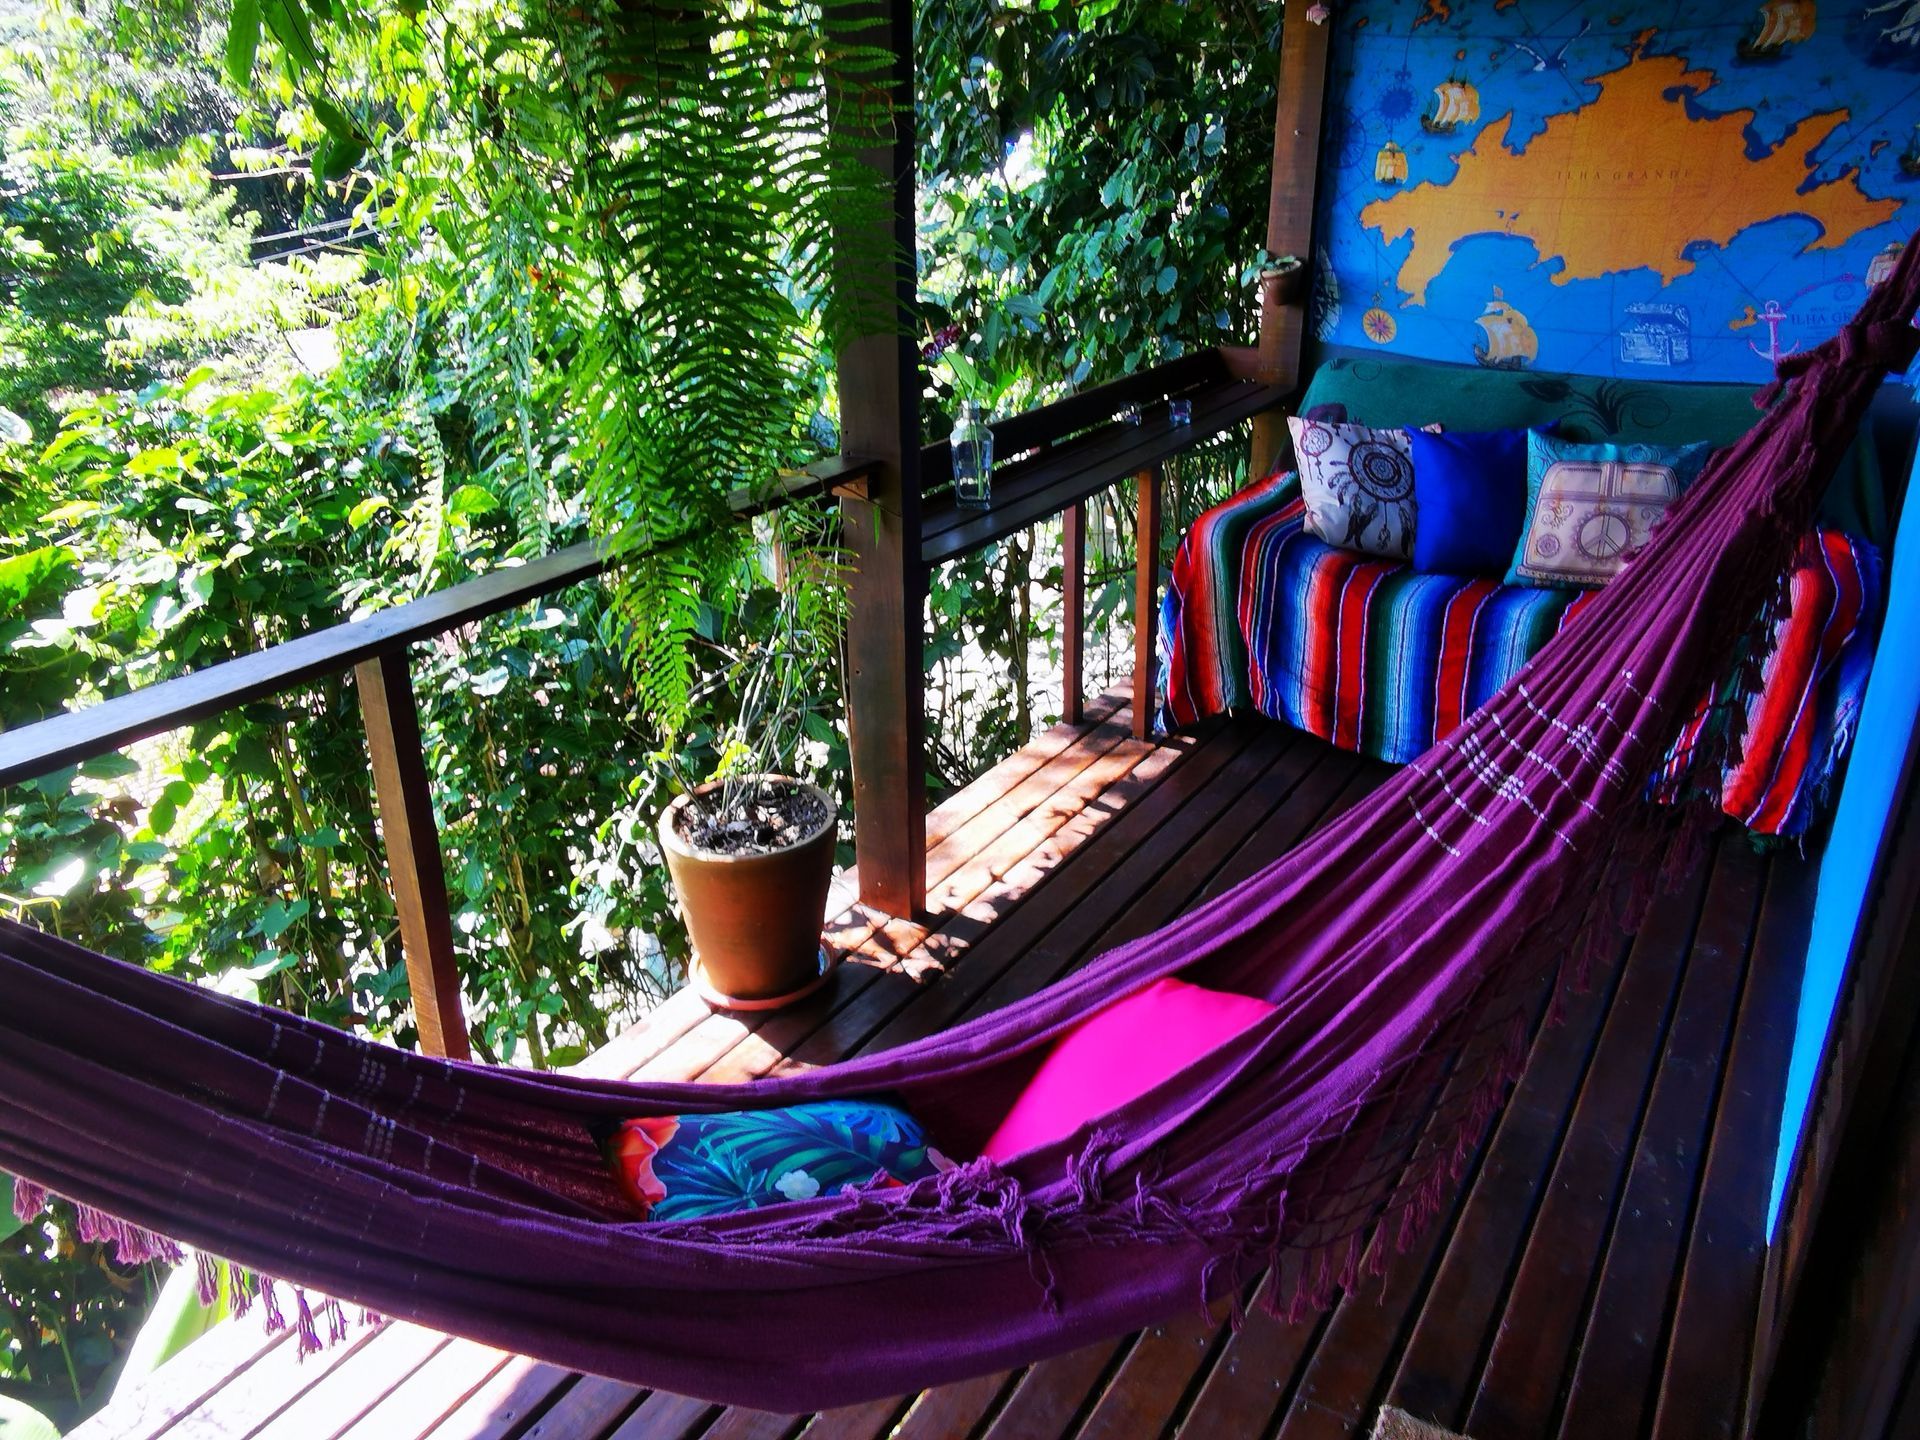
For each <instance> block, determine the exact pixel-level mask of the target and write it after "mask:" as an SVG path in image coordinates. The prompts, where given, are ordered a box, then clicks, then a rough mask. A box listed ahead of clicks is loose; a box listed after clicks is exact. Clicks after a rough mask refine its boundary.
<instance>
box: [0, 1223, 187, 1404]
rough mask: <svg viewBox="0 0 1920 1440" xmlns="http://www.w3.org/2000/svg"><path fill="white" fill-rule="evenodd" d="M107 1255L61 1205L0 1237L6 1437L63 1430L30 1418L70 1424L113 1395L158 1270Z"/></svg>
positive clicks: (0, 1389) (0, 1383) (0, 1391)
mask: <svg viewBox="0 0 1920 1440" xmlns="http://www.w3.org/2000/svg"><path fill="white" fill-rule="evenodd" d="M107 1251H108V1247H107V1246H105V1245H102V1244H98V1243H94V1242H89V1241H83V1240H81V1239H80V1238H79V1235H78V1229H77V1223H76V1221H75V1218H74V1213H73V1210H72V1208H71V1207H70V1206H67V1205H64V1204H57V1205H55V1206H54V1207H53V1209H52V1210H51V1211H50V1212H49V1213H48V1215H47V1216H45V1217H44V1218H43V1219H42V1220H41V1221H38V1222H36V1223H34V1224H32V1225H26V1226H22V1227H21V1228H19V1229H18V1230H15V1231H14V1232H13V1233H12V1234H10V1235H7V1236H5V1237H4V1238H0V1435H4V1436H7V1437H9V1440H10V1437H11V1436H12V1435H13V1433H14V1429H15V1428H20V1429H21V1433H23V1434H25V1435H27V1436H33V1435H35V1434H36V1433H46V1434H53V1435H58V1434H59V1430H58V1429H50V1430H46V1431H40V1432H36V1431H35V1430H34V1429H33V1428H32V1424H33V1421H34V1420H35V1418H36V1417H40V1423H42V1424H45V1425H58V1426H61V1427H69V1426H71V1425H73V1424H75V1423H77V1422H78V1421H79V1420H81V1419H82V1418H84V1417H85V1416H86V1415H88V1414H90V1413H91V1412H92V1411H93V1410H94V1409H96V1408H97V1407H98V1406H99V1405H100V1404H101V1403H102V1402H103V1401H104V1400H105V1399H106V1396H107V1394H108V1392H110V1391H111V1389H112V1386H113V1378H114V1374H115V1372H116V1371H117V1369H118V1364H119V1361H120V1358H121V1356H122V1354H123V1353H124V1351H125V1348H126V1346H127V1345H128V1344H129V1343H130V1341H131V1339H132V1336H133V1332H134V1330H135V1329H137V1328H138V1326H139V1323H140V1319H141V1316H142V1315H143V1314H144V1313H145V1311H146V1308H147V1305H148V1304H149V1303H151V1301H152V1298H153V1296H154V1295H155V1293H157V1291H158V1288H159V1284H160V1278H161V1276H160V1274H159V1273H156V1269H155V1267H152V1266H140V1267H138V1268H137V1269H131V1270H128V1269H122V1268H121V1267H120V1266H118V1265H116V1264H114V1263H113V1261H112V1260H111V1259H110V1258H109V1257H108V1253H107ZM9 1405H13V1406H14V1407H15V1408H14V1409H13V1410H9V1409H8V1408H7V1406H9ZM19 1407H27V1409H28V1410H29V1411H30V1412H31V1413H28V1414H22V1413H20V1409H19Z"/></svg>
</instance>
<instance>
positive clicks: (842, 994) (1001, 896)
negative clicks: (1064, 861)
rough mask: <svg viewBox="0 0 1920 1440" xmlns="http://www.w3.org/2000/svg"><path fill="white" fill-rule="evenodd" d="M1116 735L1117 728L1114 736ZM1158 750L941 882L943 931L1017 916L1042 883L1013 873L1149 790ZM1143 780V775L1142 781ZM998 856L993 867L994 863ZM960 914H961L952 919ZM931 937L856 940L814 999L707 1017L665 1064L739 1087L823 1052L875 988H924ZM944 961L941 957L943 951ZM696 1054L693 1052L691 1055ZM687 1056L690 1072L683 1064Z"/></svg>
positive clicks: (915, 932) (892, 931)
mask: <svg viewBox="0 0 1920 1440" xmlns="http://www.w3.org/2000/svg"><path fill="white" fill-rule="evenodd" d="M1119 733H1120V734H1121V735H1122V736H1124V725H1123V726H1122V727H1120V732H1119ZM1171 758H1172V757H1170V756H1169V755H1168V754H1167V752H1165V751H1162V750H1157V749H1154V748H1152V747H1147V746H1143V745H1141V744H1140V743H1139V742H1136V741H1133V740H1125V739H1123V740H1122V742H1121V743H1120V744H1117V745H1115V746H1114V748H1113V749H1112V750H1111V751H1109V752H1108V753H1107V754H1106V755H1105V756H1103V757H1102V758H1101V759H1100V760H1098V761H1096V762H1095V763H1094V764H1093V765H1091V766H1089V767H1088V768H1087V769H1085V770H1083V771H1082V772H1081V773H1080V774H1079V775H1077V776H1075V777H1074V778H1073V781H1072V783H1071V784H1070V785H1069V786H1068V787H1067V788H1068V791H1069V792H1078V793H1077V794H1070V795H1069V798H1068V800H1067V802H1066V803H1064V804H1058V803H1055V801H1057V800H1058V798H1059V797H1055V801H1049V803H1047V804H1045V805H1042V806H1039V807H1037V808H1036V809H1034V810H1033V811H1030V812H1029V813H1028V814H1027V815H1026V816H1025V817H1024V818H1023V819H1022V820H1021V821H1020V822H1019V823H1018V824H1017V825H1015V826H1014V827H1013V829H1011V830H1010V831H1008V832H1007V833H1006V834H1005V835H1004V836H1002V837H1001V838H1000V840H998V841H996V842H995V844H994V846H993V847H992V848H991V849H990V850H989V852H988V856H987V858H985V859H984V860H976V861H975V862H974V863H972V864H969V865H968V866H966V867H964V868H963V869H961V870H960V871H957V872H955V874H953V875H951V876H948V877H947V878H946V880H945V881H943V882H942V885H941V888H940V890H939V891H938V892H937V893H936V895H935V896H934V897H932V899H933V900H934V901H937V902H938V904H939V905H940V906H941V907H942V909H943V910H946V911H947V913H946V914H945V915H944V916H943V918H942V919H941V922H940V923H941V926H942V927H943V929H949V930H950V929H954V928H957V927H958V926H959V925H961V924H963V923H964V924H967V925H974V924H976V923H977V919H978V914H979V912H980V911H981V910H982V909H983V908H985V909H988V910H991V911H992V912H993V913H994V914H1005V913H1007V912H1008V911H1009V910H1011V909H1014V908H1017V907H1018V905H1019V904H1021V903H1022V901H1023V898H1024V897H1025V896H1026V895H1027V894H1028V893H1029V892H1030V891H1031V890H1032V889H1033V888H1034V886H1036V885H1037V884H1038V883H1039V881H1040V880H1041V879H1042V878H1044V872H1039V873H1029V872H1027V871H1026V870H1024V869H1023V868H1022V866H1023V865H1024V863H1025V862H1027V861H1030V860H1031V859H1032V858H1033V855H1034V854H1035V853H1036V852H1038V851H1040V850H1042V849H1045V848H1046V847H1047V846H1049V845H1050V844H1055V843H1058V844H1059V845H1060V847H1061V849H1060V852H1059V853H1060V854H1061V855H1062V856H1064V855H1066V854H1070V853H1071V851H1072V848H1073V846H1074V844H1075V843H1077V842H1076V841H1075V840H1074V839H1073V837H1067V839H1065V840H1061V838H1060V837H1061V836H1062V835H1063V833H1064V832H1065V831H1066V830H1068V829H1069V828H1070V827H1071V825H1072V823H1073V817H1074V816H1076V815H1078V814H1080V813H1081V812H1082V811H1083V810H1084V808H1085V804H1086V798H1087V797H1090V796H1091V795H1094V794H1100V793H1107V794H1108V795H1109V797H1110V798H1113V799H1118V798H1119V797H1117V796H1114V795H1113V793H1112V787H1113V786H1114V785H1115V784H1118V783H1121V782H1124V781H1126V780H1130V779H1134V778H1136V777H1139V779H1140V781H1141V784H1142V785H1143V786H1150V785H1151V784H1152V783H1153V781H1154V780H1155V778H1156V776H1157V773H1158V772H1159V771H1160V770H1162V769H1163V768H1164V767H1165V766H1166V765H1167V764H1169V763H1170V760H1171ZM1142 772H1144V774H1143V773H1142ZM996 856H997V857H999V858H998V860H997V861H996V860H995V859H994V858H993V857H996ZM962 908H964V909H965V910H966V911H968V912H970V913H969V914H968V915H966V916H960V915H958V914H955V913H954V912H957V911H959V910H961V909H962ZM935 935H936V932H934V931H931V930H929V929H928V928H926V927H924V926H921V925H918V924H915V923H913V922H909V921H896V922H892V923H890V924H888V925H887V926H886V927H885V928H884V929H883V930H881V931H877V932H875V933H874V934H873V935H872V936H870V937H869V938H868V939H867V940H865V941H864V942H862V944H861V946H860V948H859V950H858V951H857V952H855V954H854V955H852V956H850V957H849V959H848V960H847V961H846V962H844V963H843V964H842V965H841V966H840V968H839V970H838V971H837V972H836V974H835V975H834V976H833V978H832V979H831V980H830V981H829V983H828V985H827V986H826V987H825V988H824V989H823V990H822V991H821V992H820V994H819V995H817V996H815V997H813V998H812V999H810V1000H808V1001H806V1002H804V1003H803V1004H800V1005H796V1006H794V1007H792V1008H791V1009H789V1010H786V1011H783V1012H780V1013H779V1014H776V1015H772V1016H766V1017H761V1018H759V1019H758V1020H757V1021H753V1020H748V1019H744V1018H742V1019H732V1018H728V1017H720V1016H716V1017H714V1019H713V1020H712V1021H710V1022H709V1023H708V1024H707V1025H706V1027H705V1032H706V1033H705V1035H704V1036H702V1037H701V1039H699V1040H695V1041H693V1042H692V1045H691V1046H690V1045H689V1044H688V1043H687V1042H683V1043H682V1044H680V1045H679V1046H676V1047H675V1050H674V1052H673V1056H672V1058H673V1059H675V1060H677V1061H680V1062H683V1063H682V1065H681V1072H682V1073H690V1074H691V1075H698V1076H700V1078H702V1079H707V1080H718V1079H734V1080H742V1079H748V1078H751V1077H752V1076H754V1075H757V1074H761V1073H764V1072H765V1071H766V1070H767V1069H768V1068H769V1067H771V1066H772V1065H773V1064H775V1063H776V1062H777V1061H779V1060H780V1059H781V1057H782V1056H784V1055H787V1054H790V1053H792V1052H793V1050H794V1049H795V1048H796V1047H798V1046H799V1045H800V1044H801V1043H802V1042H803V1041H812V1042H814V1043H815V1044H816V1045H821V1044H824V1045H827V1046H829V1047H831V1046H832V1045H833V1043H834V1042H833V1040H832V1038H831V1037H827V1038H825V1039H822V1038H821V1032H823V1031H826V1030H831V1029H834V1028H836V1027H841V1028H844V1027H846V1026H848V1025H849V1024H852V1025H853V1026H854V1027H855V1029H856V1031H857V1030H858V1028H859V1027H860V1025H861V1022H860V1020H859V1018H858V1017H859V1016H860V1014H861V1013H863V1011H862V1007H863V1006H864V1007H868V1008H870V1007H871V1006H872V1005H873V1004H874V1003H875V1000H876V997H875V996H874V995H873V994H872V992H873V991H874V990H875V988H876V987H880V988H883V989H884V988H885V987H889V986H893V987H897V986H900V985H905V986H907V987H908V989H909V991H910V990H911V989H913V988H915V987H917V986H918V985H920V984H922V983H924V981H925V978H926V976H927V974H928V973H929V971H930V969H931V968H935V961H934V959H933V957H932V956H931V955H930V953H929V951H928V944H929V941H930V940H932V939H934V938H935ZM944 958H946V959H950V958H951V953H948V954H947V955H946V956H945V957H944ZM696 1046H697V1047H701V1048H699V1049H695V1048H693V1047H696ZM689 1057H692V1063H693V1066H694V1068H691V1070H689V1068H688V1065H687V1063H685V1062H688V1061H689Z"/></svg>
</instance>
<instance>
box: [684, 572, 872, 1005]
mask: <svg viewBox="0 0 1920 1440" xmlns="http://www.w3.org/2000/svg"><path fill="white" fill-rule="evenodd" d="M823 553H824V552H823V551H821V550H820V549H819V548H817V547H813V546H810V547H809V548H807V549H806V550H804V551H801V552H799V555H798V557H793V556H791V555H790V552H789V550H788V548H787V546H786V545H785V544H783V543H781V542H779V541H778V540H776V541H775V542H774V543H773V544H771V545H770V546H769V548H768V558H769V560H770V562H771V563H770V564H769V567H768V568H769V570H770V571H771V574H772V578H773V580H774V583H775V584H776V585H777V586H778V588H779V597H780V598H779V600H778V602H777V609H776V611H775V613H774V616H773V618H772V623H771V625H770V626H769V629H768V633H767V638H766V639H764V640H763V641H761V642H759V643H756V644H753V645H751V646H748V647H745V648H742V649H741V650H740V651H738V652H737V653H735V654H733V655H731V656H730V657H729V663H728V664H727V666H726V667H725V668H724V669H723V670H722V672H721V673H720V674H718V675H716V676H715V677H714V683H715V684H716V685H719V686H728V687H732V688H733V690H734V693H736V694H737V695H738V696H739V706H738V709H737V710H736V712H735V715H734V717H733V719H732V721H731V722H730V723H729V724H728V725H727V726H726V728H725V729H724V730H723V731H722V733H721V734H720V735H719V736H718V737H717V748H718V752H719V759H718V763H717V764H716V765H715V767H714V773H713V775H712V776H711V777H710V778H708V779H707V780H705V781H702V782H699V783H691V784H690V783H687V781H686V778H685V777H684V775H682V776H681V777H680V783H681V793H680V794H679V795H678V796H676V797H675V798H674V799H673V800H672V801H671V802H670V803H669V804H668V805H667V806H666V808H665V809H664V810H663V811H662V812H661V815H660V823H659V827H658V837H659V843H660V850H661V853H662V854H663V855H664V856H665V857H666V861H667V869H668V872H669V874H670V875H671V876H672V879H673V888H674V893H675V895H676V896H677V897H678V899H679V902H680V910H681V914H682V916H683V917H684V918H685V920H686V923H687V932H688V935H689V938H690V939H691V940H692V944H693V961H692V966H691V974H690V978H691V979H692V982H693V984H694V986H695V988H696V989H698V990H699V991H700V993H701V994H702V996H704V997H705V998H706V1000H707V1001H708V1002H709V1003H711V1004H715V1005H719V1006H721V1007H723V1008H726V1009H735V1010H766V1009H774V1008H777V1007H778V1006H781V1005H788V1004H792V1003H793V1002H794V1001H796V1000H798V999H800V998H802V997H803V996H805V995H808V994H810V993H812V991H813V990H815V989H817V988H818V987H819V986H820V984H821V983H823V982H824V980H825V978H826V974H827V967H828V963H829V962H828V957H827V955H826V953H825V951H824V950H823V949H822V947H821V944H820V930H821V926H822V924H823V922H824V921H825V919H826V910H827V892H828V890H829V888H830V887H831V885H832V883H833V858H834V845H835V841H836V840H837V839H838V835H839V823H838V822H839V810H838V806H837V805H836V804H835V803H834V800H833V797H832V796H830V795H828V794H827V792H826V791H824V790H822V789H821V788H820V787H819V786H817V785H813V784H811V783H809V782H807V781H805V780H800V779H796V778H794V776H793V775H792V774H791V773H789V771H790V770H791V769H792V768H794V762H795V760H796V758H797V755H798V752H799V749H800V739H801V735H802V729H801V722H802V721H803V720H804V718H805V716H806V713H807V704H806V699H805V691H806V686H807V676H808V673H809V671H810V670H811V669H813V668H816V667H817V666H818V664H820V663H821V662H823V661H825V660H827V659H828V658H829V656H830V653H831V652H832V650H833V647H834V641H835V639H836V637H837V636H838V634H839V625H838V614H837V611H836V608H835V607H834V606H832V605H827V606H822V605H821V604H820V603H819V602H820V601H821V600H823V599H827V598H830V597H833V596H835V595H836V594H838V593H840V587H839V577H838V575H837V572H836V571H835V570H834V568H833V566H832V565H831V564H830V563H828V564H824V565H823V564H822V556H823ZM801 566H805V567H806V568H807V569H808V570H809V572H810V573H809V574H807V575H805V576H801V575H797V574H796V573H794V572H795V570H796V569H797V568H799V567H801ZM685 748H687V747H682V752H683V753H684V749H685ZM673 763H674V769H675V770H676V772H677V771H678V768H679V767H678V764H677V760H675V761H674V762H673Z"/></svg>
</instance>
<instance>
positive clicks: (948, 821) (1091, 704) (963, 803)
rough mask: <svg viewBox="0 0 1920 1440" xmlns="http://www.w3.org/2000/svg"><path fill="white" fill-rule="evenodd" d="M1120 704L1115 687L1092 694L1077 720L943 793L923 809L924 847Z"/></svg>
mask: <svg viewBox="0 0 1920 1440" xmlns="http://www.w3.org/2000/svg"><path fill="white" fill-rule="evenodd" d="M1129 693H1130V692H1129ZM1124 704H1126V694H1123V693H1122V691H1121V689H1120V688H1118V687H1116V688H1114V689H1110V690H1105V691H1103V692H1101V693H1100V694H1098V695H1095V696H1093V697H1092V698H1090V699H1088V700H1087V701H1086V703H1085V704H1084V705H1083V706H1082V708H1081V715H1080V718H1079V719H1078V720H1075V721H1067V720H1062V721H1061V722H1060V723H1059V724H1058V725H1049V726H1048V727H1047V728H1046V729H1045V730H1042V731H1041V732H1040V733H1039V734H1038V735H1036V736H1034V737H1033V739H1032V740H1030V741H1028V742H1027V743H1026V744H1025V745H1022V746H1021V747H1020V748H1019V749H1018V750H1016V751H1014V752H1013V753H1012V754H1011V755H1009V756H1007V757H1006V758H1005V759H1004V760H1001V761H999V762H998V763H997V764H995V765H994V766H993V767H992V768H991V769H989V770H987V771H985V772H983V773H982V774H980V775H979V776H977V777H975V778H974V779H973V780H971V781H969V782H968V783H967V784H966V785H964V786H962V787H961V788H960V789H958V790H956V791H954V792H953V794H951V795H949V796H947V798H946V799H944V800H942V801H941V802H940V803H939V804H938V805H936V806H934V807H933V809H931V810H929V811H928V812H927V847H928V848H929V849H932V847H934V846H935V845H938V844H939V843H940V842H941V841H942V840H944V839H946V838H947V837H948V836H949V835H951V834H952V833H953V832H954V831H955V830H956V829H958V828H959V827H960V826H962V825H964V824H965V823H966V822H967V821H969V820H971V819H972V818H973V817H974V816H976V815H978V814H979V813H980V812H981V811H982V810H984V809H986V808H987V807H988V806H989V805H991V804H993V802H994V801H996V800H998V799H999V798H1000V797H1001V796H1002V795H1004V794H1005V793H1006V792H1007V790H1008V789H1010V788H1011V787H1012V786H1014V785H1017V784H1019V782H1020V781H1022V780H1024V779H1025V778H1026V777H1027V776H1029V775H1031V774H1032V773H1033V772H1034V771H1036V770H1038V769H1039V768H1040V767H1041V766H1042V765H1044V764H1045V763H1046V762H1047V761H1048V760H1050V759H1052V758H1053V757H1054V756H1055V755H1058V754H1059V753H1060V752H1061V751H1062V750H1065V749H1067V748H1068V747H1069V746H1071V745H1075V744H1077V743H1079V741H1080V739H1081V737H1082V736H1083V735H1085V734H1086V732H1087V731H1088V730H1090V729H1091V728H1092V727H1093V726H1095V725H1098V724H1100V723H1101V722H1102V721H1104V720H1109V719H1111V718H1112V717H1113V714H1114V712H1115V711H1116V710H1118V709H1119V708H1120V707H1121V706H1122V705H1124Z"/></svg>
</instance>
